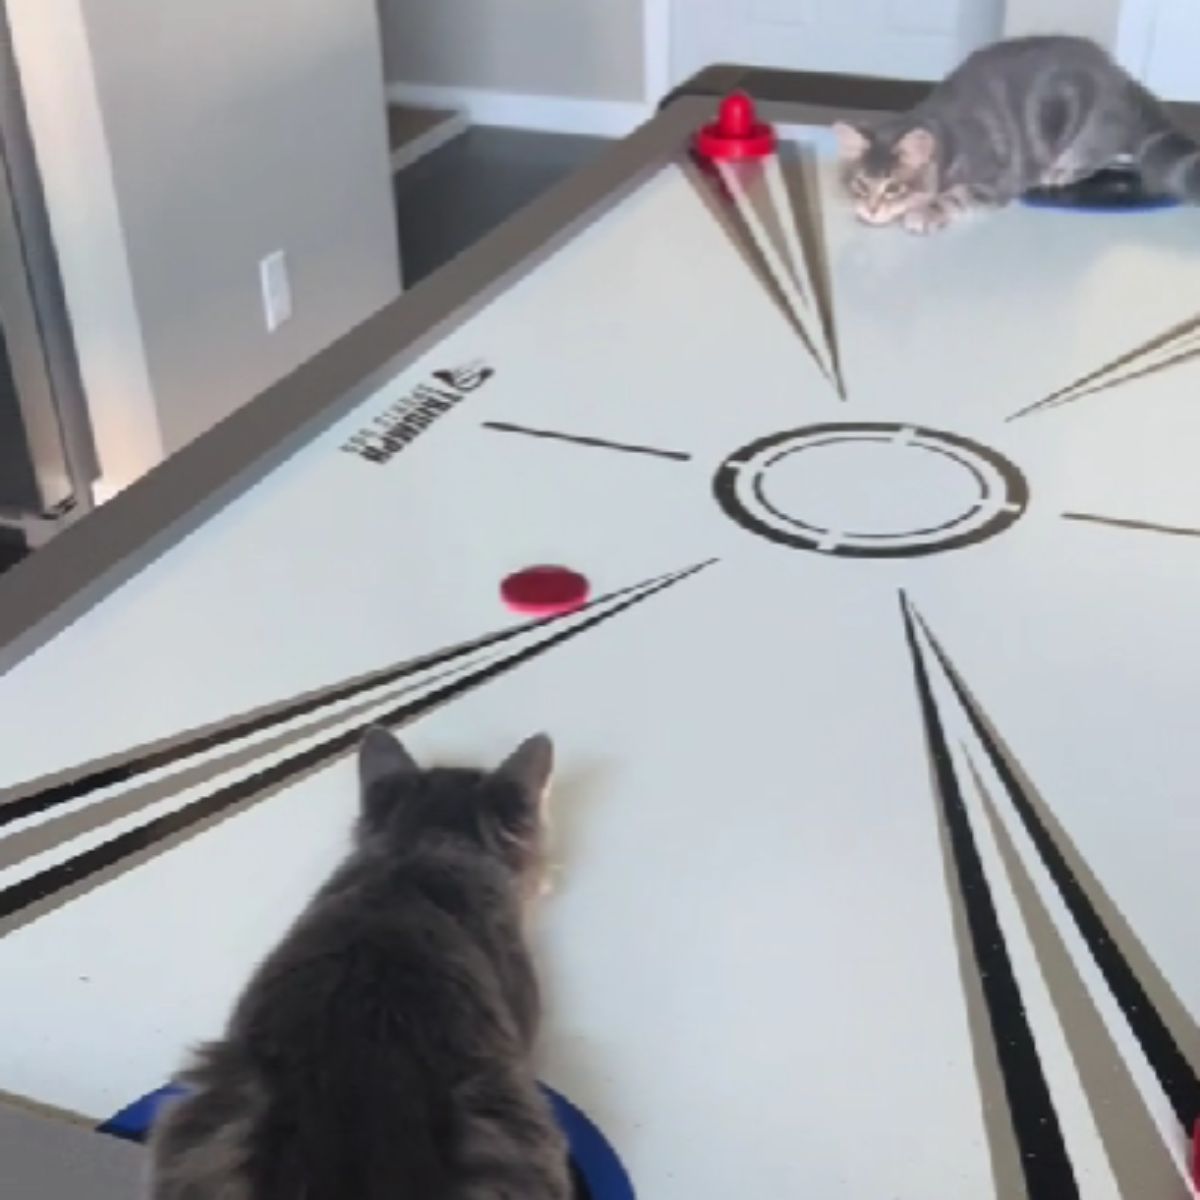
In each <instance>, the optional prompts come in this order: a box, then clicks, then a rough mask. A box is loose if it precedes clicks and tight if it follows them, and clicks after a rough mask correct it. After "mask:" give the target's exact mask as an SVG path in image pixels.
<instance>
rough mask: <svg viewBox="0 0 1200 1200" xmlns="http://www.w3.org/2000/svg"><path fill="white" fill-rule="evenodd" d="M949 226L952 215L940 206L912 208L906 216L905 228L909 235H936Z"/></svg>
mask: <svg viewBox="0 0 1200 1200" xmlns="http://www.w3.org/2000/svg"><path fill="white" fill-rule="evenodd" d="M949 224H950V214H949V213H948V212H947V211H946V210H945V209H944V208H942V207H941V206H940V205H929V206H928V207H926V208H911V209H909V210H908V212H906V213H905V214H904V228H905V229H907V230H908V232H909V233H916V234H928V233H936V232H937V231H938V230H939V229H945V228H946V226H947V225H949Z"/></svg>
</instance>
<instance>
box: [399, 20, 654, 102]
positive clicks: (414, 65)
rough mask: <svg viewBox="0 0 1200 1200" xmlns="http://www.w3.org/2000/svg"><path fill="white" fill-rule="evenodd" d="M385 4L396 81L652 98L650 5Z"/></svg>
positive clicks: (593, 96) (587, 96)
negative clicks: (648, 93) (648, 88)
mask: <svg viewBox="0 0 1200 1200" xmlns="http://www.w3.org/2000/svg"><path fill="white" fill-rule="evenodd" d="M654 2H655V0H378V3H379V11H380V18H381V22H382V26H383V41H384V49H385V59H386V63H387V77H388V79H389V81H392V82H396V83H409V84H434V85H440V86H449V87H459V88H472V89H483V90H493V91H500V92H516V93H524V94H530V95H549V96H565V97H573V98H584V99H600V100H634V101H639V100H642V99H644V96H645V79H644V69H643V63H644V48H643V37H642V33H643V24H644V18H645V13H644V3H654Z"/></svg>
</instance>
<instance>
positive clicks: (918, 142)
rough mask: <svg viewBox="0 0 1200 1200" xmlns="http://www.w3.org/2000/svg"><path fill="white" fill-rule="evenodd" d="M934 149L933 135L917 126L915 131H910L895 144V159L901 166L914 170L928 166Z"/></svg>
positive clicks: (935, 145)
mask: <svg viewBox="0 0 1200 1200" xmlns="http://www.w3.org/2000/svg"><path fill="white" fill-rule="evenodd" d="M936 148H937V143H936V142H935V141H934V139H933V134H932V133H930V132H929V130H928V129H922V128H920V127H919V126H918V127H917V128H916V129H910V130H909V131H908V132H907V133H906V134H905V135H904V136H903V137H902V138H901V139H900V140H899V141H898V142H897V143H896V157H897V159H899V161H900V164H901V165H902V166H904V167H908V168H909V169H910V170H915V169H917V168H919V167H924V166H928V165H929V162H930V160H931V159H932V158H933V152H934V150H935V149H936Z"/></svg>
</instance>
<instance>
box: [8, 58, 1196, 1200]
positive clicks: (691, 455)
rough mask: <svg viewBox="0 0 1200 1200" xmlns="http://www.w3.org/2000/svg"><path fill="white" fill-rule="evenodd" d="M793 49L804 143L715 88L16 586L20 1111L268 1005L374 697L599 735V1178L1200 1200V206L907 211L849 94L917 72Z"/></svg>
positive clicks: (385, 711) (781, 119) (144, 1090)
mask: <svg viewBox="0 0 1200 1200" xmlns="http://www.w3.org/2000/svg"><path fill="white" fill-rule="evenodd" d="M754 79H755V77H753V76H749V75H747V74H746V73H745V72H743V73H741V74H739V75H738V76H737V80H736V82H738V83H739V84H741V83H746V82H749V83H750V84H751V88H750V90H751V91H754V90H755V88H754V87H753V83H754ZM717 80H718V83H720V85H721V86H719V87H714V88H712V89H710V90H713V91H717V92H719V91H721V90H723V88H724V86H725V84H728V83H731V82H734V81H732V80H731V79H730V78H729V76H728V74H726V75H721V74H720V72H718V74H717ZM761 82H762V84H763V86H762V88H761V89H759V92H758V94H759V95H760V97H765V99H764V102H763V103H762V104H761V105H760V107H759V117H760V118H761V119H763V120H764V121H767V122H769V123H770V125H771V127H772V129H773V131H774V135H775V138H776V141H775V143H774V144H773V147H772V149H771V151H770V152H769V153H768V154H766V155H765V156H764V157H759V158H750V159H746V160H736V159H735V160H732V161H730V160H728V159H721V158H718V159H715V160H710V159H706V158H704V157H702V156H698V155H697V154H696V153H695V147H696V145H697V143H696V141H695V134H696V133H697V131H698V130H699V129H701V128H702V127H704V126H705V125H707V124H708V123H710V122H712V121H713V117H714V112H715V110H716V103H715V100H714V98H713V97H712V96H702V95H689V94H681V95H678V96H675V97H673V98H672V99H671V100H670V102H669V103H667V104H666V105H665V106H664V107H663V109H662V111H661V112H660V113H659V115H657V116H656V117H655V118H653V119H652V120H650V121H649V122H648V123H647V124H646V125H645V126H643V127H642V128H641V129H639V130H638V131H637V132H636V133H634V134H633V135H632V136H630V137H629V138H627V139H626V140H624V141H621V142H619V143H616V144H614V145H613V146H612V147H611V148H610V149H609V150H608V151H607V152H606V153H605V154H604V155H603V156H602V158H601V159H600V160H599V161H598V162H596V163H595V164H594V165H593V166H591V167H589V168H587V169H586V170H584V171H582V172H580V173H579V174H578V175H577V176H575V177H573V178H571V179H570V180H569V181H567V182H566V183H565V184H564V185H562V186H561V187H559V188H558V189H557V190H556V191H554V192H553V193H551V194H548V195H547V196H546V197H544V198H543V199H542V200H540V201H538V202H537V203H535V204H534V205H533V206H531V207H530V208H529V209H527V210H525V211H524V212H522V213H521V214H519V215H518V216H517V217H516V218H514V219H513V220H512V221H511V222H510V223H508V224H507V225H506V226H504V227H503V228H501V229H500V230H498V231H497V232H496V233H494V234H493V235H492V236H490V237H489V238H488V239H486V240H485V241H484V242H482V243H480V244H479V245H478V246H477V247H475V248H474V249H472V250H470V251H469V252H467V253H466V254H464V255H462V256H461V257H460V258H458V259H457V260H455V261H454V262H453V263H451V264H450V265H449V266H447V267H446V268H444V269H443V270H442V271H440V272H439V273H438V274H436V275H435V276H433V277H432V278H430V279H429V280H428V281H426V282H424V283H423V284H421V285H420V286H418V287H417V288H416V289H414V290H413V291H412V292H411V293H409V294H408V295H407V296H405V297H404V298H403V299H401V300H400V301H399V302H397V303H396V304H395V305H394V306H392V307H390V308H388V309H387V310H386V311H384V312H382V313H380V314H379V315H378V316H376V317H375V318H373V319H372V320H370V321H369V322H367V323H366V324H365V325H363V326H361V327H360V328H358V329H357V330H355V331H354V332H352V333H351V334H350V335H349V336H347V337H346V338H345V339H344V340H343V341H341V342H340V343H339V344H337V345H335V346H334V347H332V348H331V349H330V350H328V351H327V352H325V353H324V354H322V355H320V356H319V357H317V358H316V359H315V360H313V361H312V362H311V363H309V364H308V365H307V366H305V367H304V368H302V369H301V370H300V371H299V372H298V373H297V374H296V375H295V376H293V377H291V378H289V379H288V380H286V381H285V382H283V383H282V384H280V385H279V386H277V387H275V388H274V389H272V390H271V391H270V392H268V393H267V394H265V395H263V396H262V397H261V398H260V399H258V400H257V401H256V402H254V403H253V404H251V405H250V406H249V407H248V408H246V409H245V410H243V411H241V412H239V413H238V414H236V415H235V416H233V417H231V418H230V419H229V420H228V421H227V422H226V423H224V424H223V425H221V426H220V427H218V428H217V429H215V430H214V431H213V432H211V433H210V434H208V435H207V436H206V437H204V438H202V439H200V440H199V441H198V442H196V443H194V444H193V445H192V446H190V447H189V448H188V449H186V450H184V451H183V452H182V453H181V454H179V455H178V456H177V457H176V458H175V459H174V460H172V461H170V462H168V463H166V464H165V465H163V466H162V467H160V468H158V469H157V470H155V471H154V472H152V473H151V474H150V475H149V476H148V477H146V478H145V479H144V480H142V481H141V482H139V483H138V484H136V485H135V486H133V487H132V488H130V489H129V490H128V491H126V492H124V493H122V494H121V495H119V496H117V497H116V498H115V499H114V500H112V501H111V502H110V503H109V504H107V505H106V506H104V507H103V508H102V509H100V510H99V511H97V512H96V513H95V514H92V515H89V516H88V517H87V518H85V519H84V520H83V521H82V522H80V523H79V524H78V525H77V526H76V527H74V528H72V529H71V530H69V531H67V532H66V533H64V534H63V535H62V536H61V537H60V538H58V539H56V540H55V541H54V542H53V543H51V544H50V545H49V546H48V547H46V548H45V549H44V550H42V551H40V552H39V553H38V554H36V555H34V556H33V557H32V558H31V559H30V560H29V561H28V562H27V563H25V564H23V565H22V566H20V567H19V568H18V569H16V570H15V571H14V572H12V573H10V574H9V575H6V576H4V577H3V578H0V655H2V664H3V669H4V675H3V677H2V679H0V728H3V730H4V754H3V758H2V761H0V782H2V787H3V792H2V795H0V1028H3V1030H4V1033H3V1038H2V1041H0V1092H2V1093H3V1094H4V1095H5V1096H6V1097H8V1098H9V1100H10V1101H12V1102H13V1103H16V1104H20V1105H28V1106H34V1107H36V1108H38V1109H39V1110H43V1111H50V1112H53V1113H56V1114H60V1115H62V1116H63V1117H64V1118H65V1119H67V1120H70V1121H74V1122H77V1123H78V1122H80V1121H82V1122H84V1123H86V1124H88V1125H91V1126H99V1125H102V1124H104V1123H105V1122H110V1121H111V1119H112V1118H113V1117H114V1115H115V1114H119V1113H122V1112H128V1111H130V1107H129V1106H130V1105H134V1106H135V1107H136V1105H137V1103H138V1102H140V1101H145V1099H146V1098H148V1097H153V1096H154V1095H155V1094H156V1093H157V1090H158V1089H160V1088H161V1087H162V1086H163V1085H164V1084H166V1083H167V1082H168V1081H169V1079H170V1078H171V1075H172V1072H173V1071H174V1070H175V1069H176V1068H177V1067H178V1065H179V1064H180V1061H181V1059H182V1057H183V1055H184V1053H185V1051H186V1049H187V1048H188V1047H189V1046H190V1045H192V1044H193V1043H195V1042H197V1041H199V1040H201V1039H204V1038H207V1037H210V1036H213V1035H215V1034H216V1033H217V1032H218V1031H219V1030H220V1028H221V1026H222V1024H223V1020H224V1018H225V1015H226V1013H227V1011H228V1009H229V1007H230V1004H231V1002H232V1000H233V998H234V997H235V995H236V993H237V992H238V991H239V989H240V987H241V986H242V984H243V983H244V981H245V979H246V977H247V975H248V973H249V972H250V971H251V969H252V968H253V966H254V965H255V963H256V962H257V960H258V959H259V958H260V956H262V955H263V953H264V952H265V951H266V950H267V948H268V947H270V946H271V945H272V944H273V943H274V941H275V940H276V939H277V938H278V937H279V936H280V935H281V934H282V933H283V931H284V930H285V928H286V927H287V925H288V924H289V922H290V921H291V919H292V918H293V917H294V915H295V914H296V912H297V910H298V909H299V908H300V906H301V905H302V904H303V903H304V901H305V900H306V899H307V897H308V896H309V894H310V892H311V891H312V890H313V888H314V887H315V885H316V884H317V883H318V881H320V880H321V879H322V877H323V876H324V874H325V873H326V872H327V871H328V870H330V868H331V867H332V866H333V865H334V863H335V862H336V861H337V860H338V859H339V857H340V855H341V854H342V853H343V851H344V849H345V846H346V842H347V832H348V828H349V825H350V822H351V820H352V817H353V815H354V810H355V805H356V789H355V774H354V766H353V749H354V746H355V744H356V741H357V738H358V736H359V734H360V731H361V730H362V729H363V728H364V727H365V726H366V725H368V724H369V723H373V722H377V721H382V722H384V723H387V724H389V725H391V726H393V727H395V728H398V729H402V730H403V732H404V736H405V737H406V739H407V740H408V742H409V744H410V745H411V746H412V747H413V748H414V750H415V752H416V753H417V754H418V756H419V757H422V758H423V759H425V760H426V761H428V762H434V761H442V762H456V763H473V762H476V761H478V762H484V763H486V762H489V761H491V760H493V759H494V758H495V757H496V756H497V755H498V754H500V753H501V752H502V751H504V750H506V749H507V748H509V747H510V746H511V744H512V743H513V742H514V740H515V739H518V738H520V737H523V736H525V735H527V734H529V733H531V732H534V731H535V730H538V729H545V730H547V731H548V732H550V733H551V734H552V736H553V737H554V739H555V741H556V744H557V748H558V758H559V763H560V769H559V777H558V780H557V783H556V788H555V797H556V813H555V827H554V829H555V859H556V863H557V864H558V867H559V871H558V879H557V886H556V889H555V893H554V895H553V896H552V897H551V898H550V900H549V901H548V903H547V905H546V907H545V909H544V911H543V913H542V915H541V919H540V921H539V923H538V929H537V951H538V957H539V962H540V964H541V969H542V971H543V974H544V977H545V982H546V989H547V994H548V1008H549V1012H548V1017H547V1026H546V1029H545V1034H544V1038H543V1043H542V1048H541V1052H540V1060H539V1070H540V1074H541V1076H542V1078H543V1079H544V1080H545V1081H546V1083H547V1084H548V1085H549V1086H550V1087H551V1088H552V1089H554V1091H555V1092H556V1093H557V1094H558V1095H559V1096H561V1097H565V1098H566V1099H567V1100H568V1101H569V1102H570V1104H571V1105H573V1106H574V1107H573V1109H572V1111H574V1112H575V1113H576V1114H577V1115H579V1116H580V1117H581V1119H582V1120H583V1122H584V1125H585V1126H586V1128H587V1129H589V1130H591V1133H592V1135H594V1140H595V1139H598V1140H599V1142H600V1143H602V1145H603V1147H604V1148H605V1150H606V1152H607V1153H608V1154H609V1155H610V1157H609V1158H608V1159H607V1160H605V1163H604V1164H602V1165H601V1166H599V1167H596V1166H595V1165H594V1163H593V1164H592V1165H590V1166H589V1165H588V1164H586V1163H585V1164H583V1165H582V1166H581V1173H582V1175H583V1176H584V1177H585V1183H584V1185H583V1187H584V1188H585V1189H586V1190H588V1191H589V1194H590V1196H591V1200H629V1198H630V1197H631V1196H634V1195H636V1196H637V1197H638V1198H639V1200H729V1198H731V1197H746V1198H755V1200H757V1198H760V1197H761V1198H767V1197H772V1198H774V1197H790V1196H805V1197H820V1198H821V1200H868V1198H869V1200H884V1198H885V1197H886V1198H887V1200H990V1198H996V1200H1017V1198H1022V1200H1070V1198H1072V1197H1085V1198H1087V1200H1093V1198H1097V1200H1099V1198H1103V1200H1117V1198H1121V1200H1134V1198H1136V1200H1181V1198H1184V1197H1187V1196H1189V1195H1192V1194H1194V1193H1193V1189H1192V1187H1191V1184H1190V1182H1189V1179H1190V1172H1191V1169H1192V1167H1191V1162H1190V1156H1191V1154H1192V1152H1193V1151H1192V1147H1191V1143H1192V1137H1193V1129H1194V1127H1195V1124H1196V1120H1197V1118H1198V1117H1200V1032H1198V1025H1197V1021H1198V1018H1200V953H1198V952H1197V946H1198V930H1200V870H1198V869H1197V862H1198V859H1197V847H1198V846H1200V738H1197V736H1196V734H1195V723H1196V712H1197V706H1198V705H1200V630H1198V625H1197V614H1198V612H1200V470H1198V469H1197V463H1198V462H1200V402H1198V400H1197V397H1198V394H1200V214H1197V213H1196V212H1194V211H1189V210H1185V209H1182V208H1175V209H1169V208H1167V209H1161V208H1160V209H1156V210H1153V211H1138V212H1120V213H1116V212H1109V211H1104V212H1100V211H1080V210H1074V209H1065V208H1059V209H1047V208H1038V207H1031V206H1016V207H1013V208H1012V209H1010V210H1007V211H1005V212H1003V213H1000V214H998V215H995V216H992V217H989V218H987V219H986V220H978V221H972V222H968V223H965V224H963V225H962V226H960V227H957V228H954V229H952V230H951V231H949V232H948V233H946V234H945V235H942V236H937V237H932V238H927V239H921V238H915V237H911V236H908V235H905V234H904V233H902V232H898V231H897V232H893V231H891V230H878V229H869V228H865V227H863V226H861V225H859V224H857V223H856V222H855V220H854V219H853V216H852V214H851V213H850V212H849V211H848V207H847V205H846V203H845V202H844V201H843V200H842V198H841V197H840V195H839V193H838V189H837V186H836V179H835V172H834V167H833V163H832V138H831V137H830V133H829V130H828V128H827V126H828V124H829V123H830V122H831V121H832V120H833V119H834V118H835V117H837V116H839V115H842V114H843V113H846V112H857V111H862V110H876V111H878V110H879V109H882V108H886V107H887V105H888V103H889V102H892V101H895V102H900V101H904V102H907V100H908V93H907V92H905V91H904V88H903V87H900V88H899V90H896V89H892V90H890V91H889V89H888V86H885V85H879V84H877V83H872V82H871V81H854V80H835V81H834V85H836V86H834V85H831V84H830V81H829V80H827V79H826V80H816V81H815V82H814V80H813V78H812V77H799V76H780V75H772V76H770V77H769V78H767V77H763V79H762V81H761ZM881 87H882V88H883V93H882V98H881V92H880V88H881ZM888 97H890V98H891V100H890V101H889V99H888ZM538 565H543V566H545V565H550V566H555V567H561V568H569V569H570V570H571V571H573V572H576V573H578V574H580V575H582V576H584V577H586V580H587V583H588V586H589V592H588V597H587V599H586V602H584V603H582V604H577V605H576V606H574V607H572V608H570V609H569V610H568V611H565V612H554V613H549V614H544V615H528V614H520V613H516V612H513V611H512V610H511V609H510V608H508V607H506V606H505V605H504V603H503V602H502V591H501V586H500V585H501V581H503V580H507V579H510V578H511V577H512V576H513V575H514V574H519V573H520V572H522V571H523V570H524V569H525V568H529V567H533V566H538Z"/></svg>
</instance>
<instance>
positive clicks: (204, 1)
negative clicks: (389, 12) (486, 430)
mask: <svg viewBox="0 0 1200 1200" xmlns="http://www.w3.org/2000/svg"><path fill="white" fill-rule="evenodd" d="M8 6H9V11H10V20H11V22H12V24H13V28H14V42H15V46H16V51H17V56H18V62H19V63H20V69H21V75H22V81H23V83H24V85H25V88H26V93H27V95H28V96H29V97H30V121H31V125H32V127H33V133H34V139H35V145H36V146H37V149H38V156H39V161H41V162H42V165H43V174H44V176H45V177H46V182H47V192H48V196H47V200H48V206H49V208H50V213H51V222H52V225H53V226H54V230H55V237H56V241H57V242H58V246H59V251H60V255H61V257H62V259H63V264H62V265H63V274H64V284H65V286H66V290H67V295H68V302H69V304H70V307H71V310H72V317H73V319H74V321H75V322H76V325H77V329H78V330H79V340H80V343H81V345H80V355H81V360H82V361H81V366H82V369H83V374H84V381H85V386H86V387H87V390H88V400H89V405H90V406H91V408H92V411H93V415H94V421H95V424H96V427H97V443H98V447H97V448H98V451H99V455H100V459H101V469H102V473H103V475H104V477H105V482H106V483H107V484H108V485H109V486H111V487H121V486H123V485H124V484H126V483H128V482H129V481H130V479H131V478H132V477H135V476H136V475H137V474H139V473H140V472H141V471H143V470H145V469H146V468H147V467H148V466H150V465H152V463H153V461H154V460H155V459H156V457H158V456H159V455H161V454H162V453H163V452H168V453H169V452H170V451H171V450H173V449H175V448H177V447H178V446H180V445H182V444H183V443H184V442H186V441H187V440H189V439H190V438H192V437H194V436H195V435H196V434H198V433H200V432H202V431H203V430H204V429H206V428H208V427H209V426H211V425H212V424H214V423H216V422H217V421H219V420H220V419H221V418H223V417H224V416H226V415H228V414H229V413H230V412H231V411H233V410H234V409H235V408H237V407H238V406H240V405H241V404H244V403H245V402H246V401H247V400H249V399H251V398H253V397H254V396H255V395H256V394H257V393H258V392H260V391H261V390H262V389H263V388H265V387H267V386H268V385H269V384H271V383H273V382H274V381H275V380H277V379H278V378H279V377H280V376H282V375H284V374H286V373H287V372H288V371H290V370H291V369H293V368H294V367H295V366H297V365H298V364H299V363H300V362H302V361H303V360H305V359H306V358H308V357H310V356H311V355H313V354H314V353H316V352H317V351H319V350H320V349H322V348H323V347H324V346H326V345H327V344H328V343H329V342H330V341H332V340H334V339H335V338H337V337H338V336H340V335H341V334H342V333H344V332H345V331H346V330H347V329H349V328H350V327H352V326H353V325H355V324H357V323H358V322H359V321H361V320H362V319H364V318H365V317H366V316H368V315H370V313H372V312H373V311H375V310H376V309H377V308H378V307H379V306H380V305H382V304H384V303H386V302H387V301H388V300H390V299H392V298H393V297H394V296H395V295H396V294H397V292H398V290H399V263H398V256H397V249H396V225H395V214H394V207H393V200H392V193H391V180H390V169H389V164H388V148H387V133H386V112H385V109H386V105H385V98H384V91H383V71H382V59H381V46H380V39H379V27H378V17H377V14H376V10H375V6H374V0H253V2H252V3H249V2H247V0H198V2H196V3H186V4H185V3H181V2H179V0H169V2H166V0H8ZM276 250H284V251H286V253H287V255H288V258H289V262H290V267H291V274H292V284H293V294H294V316H293V318H292V320H291V321H290V322H287V323H285V324H284V325H283V326H281V327H280V329H279V330H278V331H277V332H276V333H274V334H269V333H268V332H267V329H266V325H265V321H264V317H263V311H262V301H261V292H260V285H259V275H258V263H259V260H260V259H261V258H263V257H264V256H265V255H267V254H270V253H272V252H273V251H276Z"/></svg>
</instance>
